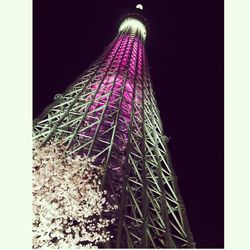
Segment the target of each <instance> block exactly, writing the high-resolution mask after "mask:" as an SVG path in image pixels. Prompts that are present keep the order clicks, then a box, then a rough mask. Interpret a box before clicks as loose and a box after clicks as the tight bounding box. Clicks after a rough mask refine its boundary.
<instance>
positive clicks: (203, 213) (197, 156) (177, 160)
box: [33, 0, 224, 248]
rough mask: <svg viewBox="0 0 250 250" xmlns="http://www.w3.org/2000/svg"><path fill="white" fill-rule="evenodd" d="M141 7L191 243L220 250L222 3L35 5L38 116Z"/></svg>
mask: <svg viewBox="0 0 250 250" xmlns="http://www.w3.org/2000/svg"><path fill="white" fill-rule="evenodd" d="M137 3H142V4H143V5H144V11H145V15H146V17H147V19H148V22H149V24H150V33H149V34H148V39H147V44H146V48H147V53H148V57H149V65H150V67H151V71H150V73H151V78H152V83H153V86H154V89H155V92H156V99H157V101H158V107H159V109H160V113H161V118H162V121H163V125H164V130H165V133H166V135H167V136H170V137H171V140H170V142H169V148H170V152H171V157H172V161H173V167H174V168H175V171H176V174H177V176H178V180H179V187H180V190H181V194H182V196H183V198H184V202H185V205H186V209H187V215H188V218H189V223H190V226H191V230H192V233H193V236H194V239H195V241H196V243H197V247H198V248H223V246H224V243H223V242H224V232H223V231H224V196H223V193H224V160H223V159H224V147H223V144H224V79H223V75H224V65H223V62H224V52H223V51H224V48H223V46H224V40H223V39H224V30H223V29H224V21H223V20H224V9H223V8H224V6H223V1H222V0H215V1H201V0H197V1H191V0H182V1H177V0H175V1H173V0H172V1H170V0H165V1H163V0H161V1H156V0H152V1H133V0H124V1H121V0H119V1H118V0H117V1H115V0H113V1H111V0H110V1H96V0H95V1H94V0H92V1H85V0H84V1H83V0H82V1H79V0H71V1H63V0H60V1H58V0H53V1H51V0H39V1H38V0H36V1H34V3H33V8H34V9H33V10H34V12H33V13H34V14H33V37H34V43H33V55H34V58H33V63H34V64H33V116H34V118H35V117H36V116H38V115H39V114H40V113H41V111H42V110H43V109H44V108H45V107H46V106H47V105H48V104H50V103H51V102H52V101H53V98H54V95H55V94H57V93H62V92H63V91H64V90H65V89H66V87H67V86H68V85H69V84H71V83H72V82H73V81H74V80H75V78H76V77H77V76H78V75H80V74H81V73H82V72H83V71H84V70H86V69H87V68H88V66H89V65H90V64H91V63H92V62H93V61H94V60H95V59H96V58H97V57H98V56H99V55H100V54H101V52H102V51H103V49H104V47H106V46H107V45H108V44H109V43H110V42H111V41H112V40H113V38H114V37H115V35H116V33H117V28H118V25H119V19H120V18H121V17H122V15H123V14H125V13H126V10H128V9H131V8H132V7H134V6H135V5H136V4H137Z"/></svg>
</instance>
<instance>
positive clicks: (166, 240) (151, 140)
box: [33, 10, 195, 248]
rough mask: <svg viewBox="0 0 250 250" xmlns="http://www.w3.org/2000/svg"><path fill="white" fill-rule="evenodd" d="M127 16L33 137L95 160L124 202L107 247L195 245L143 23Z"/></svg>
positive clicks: (114, 198)
mask: <svg viewBox="0 0 250 250" xmlns="http://www.w3.org/2000/svg"><path fill="white" fill-rule="evenodd" d="M138 13H139V10H138V11H135V12H134V13H133V12H131V13H130V14H129V15H127V16H126V17H124V18H123V21H122V23H121V25H120V29H119V32H118V35H117V36H116V38H115V39H114V40H113V42H112V43H111V44H110V45H109V46H108V47H107V48H106V49H105V51H104V52H103V54H102V55H101V56H100V57H99V58H98V59H97V60H96V61H95V62H94V63H93V64H92V65H91V66H90V67H89V69H88V70H87V71H86V72H85V73H83V74H82V75H81V76H80V77H79V78H78V79H77V81H76V82H74V83H73V84H72V85H71V86H70V87H69V88H68V89H67V90H66V91H65V92H64V94H62V95H57V96H56V97H57V98H56V99H55V101H54V102H53V103H52V104H51V105H49V106H48V107H47V108H46V109H45V110H44V112H43V113H42V114H41V115H40V116H39V117H38V118H37V119H36V120H35V121H34V130H33V138H34V139H39V140H41V141H42V142H41V146H44V145H45V144H46V143H47V142H48V141H49V140H50V139H51V138H53V139H54V140H55V141H56V142H57V143H63V144H64V145H66V150H65V154H66V155H71V154H85V155H87V156H92V155H95V156H97V158H96V162H97V163H98V164H102V166H104V175H103V179H102V188H105V189H106V190H107V192H108V199H109V202H112V203H115V204H118V205H119V209H118V210H117V211H116V212H115V214H114V215H113V216H115V217H116V218H117V222H116V223H115V224H114V225H112V228H111V231H112V233H113V235H114V236H115V237H114V238H113V239H112V240H111V241H110V242H109V243H108V244H106V245H105V246H103V247H125V248H137V247H150V248H164V247H165V248H176V247H177V248H182V247H183V248H185V247H186V248H194V247H195V243H194V241H193V238H192V234H191V232H190V228H189V225H188V221H187V217H186V212H185V207H184V204H183V200H182V198H181V195H180V193H179V190H178V186H177V182H176V176H175V173H174V170H173V168H172V166H171V162H170V159H169V153H168V148H167V142H168V138H167V137H166V136H165V135H164V132H163V127H162V124H161V119H160V114H159V111H158V109H157V103H156V100H155V95H154V91H153V88H152V84H151V80H150V75H149V69H148V63H147V57H146V53H145V48H144V44H145V39H146V26H147V24H146V20H145V19H144V17H143V16H142V15H141V14H140V13H139V14H138Z"/></svg>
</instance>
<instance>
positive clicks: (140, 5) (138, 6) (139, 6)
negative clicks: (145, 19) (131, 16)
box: [135, 4, 143, 10]
mask: <svg viewBox="0 0 250 250" xmlns="http://www.w3.org/2000/svg"><path fill="white" fill-rule="evenodd" d="M135 8H136V9H140V10H143V6H142V4H137V5H136V7H135Z"/></svg>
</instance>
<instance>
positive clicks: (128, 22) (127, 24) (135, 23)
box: [119, 17, 147, 40]
mask: <svg viewBox="0 0 250 250" xmlns="http://www.w3.org/2000/svg"><path fill="white" fill-rule="evenodd" d="M128 28H130V29H131V32H132V33H136V32H137V31H138V32H140V33H141V34H142V38H143V39H144V40H145V39H146V35H147V32H146V27H145V25H144V24H143V23H142V22H141V21H139V20H138V19H136V18H132V17H128V18H126V19H125V20H124V21H123V22H122V23H121V25H120V28H119V32H122V31H124V30H126V29H128Z"/></svg>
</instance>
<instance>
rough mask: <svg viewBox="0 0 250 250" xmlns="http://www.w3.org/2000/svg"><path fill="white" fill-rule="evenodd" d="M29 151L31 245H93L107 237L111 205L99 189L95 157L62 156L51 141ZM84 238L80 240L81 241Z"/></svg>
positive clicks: (37, 143) (68, 246)
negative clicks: (31, 158)
mask: <svg viewBox="0 0 250 250" xmlns="http://www.w3.org/2000/svg"><path fill="white" fill-rule="evenodd" d="M38 145H39V142H38V141H35V143H34V146H33V151H34V152H35V153H36V155H35V157H34V160H33V168H32V172H33V217H32V220H33V229H32V234H33V248H46V249H48V248H53V249H62V248H67V249H80V248H97V244H98V243H100V242H105V241H108V240H109V239H110V238H111V237H113V236H111V235H110V232H109V231H108V230H107V227H108V226H109V225H110V224H111V223H113V222H114V219H113V218H112V219H106V218H105V216H104V215H105V213H106V212H110V211H111V210H113V209H116V208H117V207H115V206H114V207H112V206H111V205H110V204H109V203H108V202H107V201H106V198H105V196H104V195H106V194H107V192H106V191H105V190H104V191H101V189H100V183H101V180H100V179H101V173H102V171H103V169H102V167H101V166H95V165H94V164H93V162H94V160H95V157H92V158H87V157H81V156H79V155H77V156H67V157H64V156H63V153H62V152H63V151H64V147H63V146H58V145H56V144H55V142H53V141H51V142H49V143H47V145H46V146H44V147H41V148H39V147H38ZM83 241H84V243H82V242H83Z"/></svg>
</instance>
